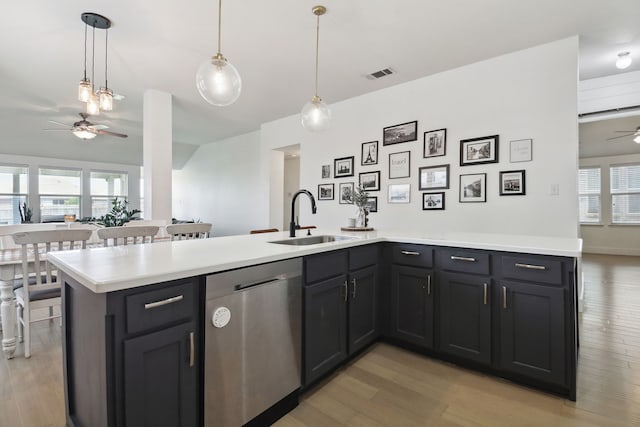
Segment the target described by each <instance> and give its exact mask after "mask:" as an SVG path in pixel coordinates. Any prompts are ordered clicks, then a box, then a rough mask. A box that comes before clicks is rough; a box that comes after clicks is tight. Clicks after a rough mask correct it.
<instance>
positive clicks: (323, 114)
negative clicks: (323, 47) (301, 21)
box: [302, 6, 331, 132]
mask: <svg viewBox="0 0 640 427" xmlns="http://www.w3.org/2000/svg"><path fill="white" fill-rule="evenodd" d="M311 11H312V12H313V14H314V15H316V16H317V18H318V20H317V24H316V86H315V87H316V91H315V95H313V98H311V101H309V102H307V103H306V104H305V106H304V107H302V126H303V127H304V128H305V129H307V130H309V131H311V132H321V131H323V130H325V129H326V128H327V127H328V126H329V122H330V121H331V110H330V109H329V107H328V106H327V104H325V103H324V102H323V101H322V98H320V97H319V96H318V50H319V46H320V16H322V15H324V14H325V13H326V12H327V8H326V7H324V6H314V7H313V8H312V9H311Z"/></svg>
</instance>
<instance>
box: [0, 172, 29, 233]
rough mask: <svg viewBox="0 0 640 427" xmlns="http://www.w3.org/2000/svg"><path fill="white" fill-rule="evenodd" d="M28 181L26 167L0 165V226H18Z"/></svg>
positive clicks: (25, 198)
mask: <svg viewBox="0 0 640 427" xmlns="http://www.w3.org/2000/svg"><path fill="white" fill-rule="evenodd" d="M28 181H29V168H28V167H27V166H10V165H0V224H20V221H21V218H20V210H19V208H20V207H22V204H23V203H25V202H27V194H28ZM27 205H28V202H27Z"/></svg>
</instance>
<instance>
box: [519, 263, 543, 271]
mask: <svg viewBox="0 0 640 427" xmlns="http://www.w3.org/2000/svg"><path fill="white" fill-rule="evenodd" d="M516 267H518V268H528V269H529V270H546V269H547V267H545V266H544V265H533V264H520V263H519V262H517V263H516Z"/></svg>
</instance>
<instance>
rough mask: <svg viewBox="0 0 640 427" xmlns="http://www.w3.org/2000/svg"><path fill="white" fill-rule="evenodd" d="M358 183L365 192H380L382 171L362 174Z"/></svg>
mask: <svg viewBox="0 0 640 427" xmlns="http://www.w3.org/2000/svg"><path fill="white" fill-rule="evenodd" d="M358 182H359V183H360V185H362V188H364V189H365V191H380V171H375V172H360V176H359V180H358Z"/></svg>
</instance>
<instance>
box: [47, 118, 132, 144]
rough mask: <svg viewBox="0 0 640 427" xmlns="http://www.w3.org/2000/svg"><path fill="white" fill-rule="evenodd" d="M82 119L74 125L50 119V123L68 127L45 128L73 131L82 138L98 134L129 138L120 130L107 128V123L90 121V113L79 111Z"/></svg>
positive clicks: (90, 137) (93, 136)
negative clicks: (95, 123)
mask: <svg viewBox="0 0 640 427" xmlns="http://www.w3.org/2000/svg"><path fill="white" fill-rule="evenodd" d="M78 114H79V115H80V117H82V120H80V121H77V122H75V123H74V124H73V125H72V126H69V125H67V124H65V123H60V122H57V121H55V120H49V123H53V124H56V125H60V126H65V127H66V128H67V129H44V130H48V131H49V130H50V131H59V130H64V131H69V130H70V131H71V132H73V134H74V135H75V136H77V137H78V138H80V139H93V138H95V137H96V135H109V136H117V137H118V138H127V137H128V136H129V135H126V134H124V133H118V132H111V131H108V130H105V129H106V128H108V126H105V125H94V124H93V123H91V122H90V121H88V120H87V118H88V117H89V115H88V114H87V113H78Z"/></svg>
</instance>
